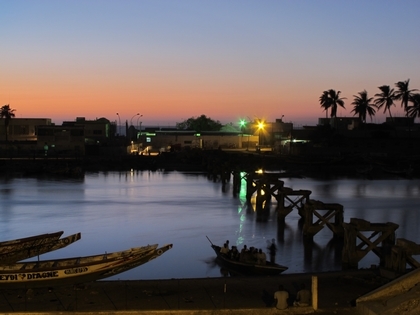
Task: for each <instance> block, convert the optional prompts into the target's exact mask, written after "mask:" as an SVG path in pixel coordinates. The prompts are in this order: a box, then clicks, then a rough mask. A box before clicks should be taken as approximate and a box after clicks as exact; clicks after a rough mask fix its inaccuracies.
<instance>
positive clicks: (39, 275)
mask: <svg viewBox="0 0 420 315" xmlns="http://www.w3.org/2000/svg"><path fill="white" fill-rule="evenodd" d="M88 270H89V268H88V267H79V268H70V269H66V270H64V273H65V274H66V275H72V274H80V273H84V272H87V271H88ZM59 276H60V275H59V274H58V271H47V272H28V273H17V274H10V275H1V276H0V281H27V280H39V279H51V278H58V277H59Z"/></svg>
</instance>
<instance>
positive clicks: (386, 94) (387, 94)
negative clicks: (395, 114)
mask: <svg viewBox="0 0 420 315" xmlns="http://www.w3.org/2000/svg"><path fill="white" fill-rule="evenodd" d="M378 89H380V90H381V92H382V93H376V94H375V97H376V99H375V105H376V107H377V108H378V109H381V108H382V107H384V113H385V112H386V111H388V113H389V117H391V119H392V115H391V106H395V104H394V101H395V99H396V96H395V91H394V89H391V88H390V87H389V85H382V86H379V87H378Z"/></svg>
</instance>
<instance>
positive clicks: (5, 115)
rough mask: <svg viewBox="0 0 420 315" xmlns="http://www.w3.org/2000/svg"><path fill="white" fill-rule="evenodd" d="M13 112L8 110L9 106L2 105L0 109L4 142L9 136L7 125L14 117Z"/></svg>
mask: <svg viewBox="0 0 420 315" xmlns="http://www.w3.org/2000/svg"><path fill="white" fill-rule="evenodd" d="M14 112H15V110H14V109H11V108H10V105H9V104H7V105H3V106H2V107H1V108H0V118H4V127H5V129H6V142H8V135H9V123H10V119H12V118H13V117H15V113H14Z"/></svg>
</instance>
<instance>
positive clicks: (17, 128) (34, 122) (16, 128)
mask: <svg viewBox="0 0 420 315" xmlns="http://www.w3.org/2000/svg"><path fill="white" fill-rule="evenodd" d="M44 125H51V119H49V118H12V119H10V121H9V132H8V135H7V138H8V140H9V142H14V141H37V138H38V136H37V132H38V126H44ZM0 141H6V126H5V119H0Z"/></svg>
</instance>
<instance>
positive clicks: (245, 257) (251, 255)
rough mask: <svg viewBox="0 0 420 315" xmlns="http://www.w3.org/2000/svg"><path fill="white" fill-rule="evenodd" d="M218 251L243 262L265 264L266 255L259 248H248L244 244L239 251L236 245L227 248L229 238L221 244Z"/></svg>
mask: <svg viewBox="0 0 420 315" xmlns="http://www.w3.org/2000/svg"><path fill="white" fill-rule="evenodd" d="M220 253H221V254H223V255H226V256H227V257H228V258H229V259H232V260H236V261H241V262H245V263H253V264H258V265H265V264H266V262H267V256H266V254H265V253H264V251H263V250H262V249H261V248H255V247H250V248H248V247H247V246H246V245H244V247H243V248H242V249H241V251H239V250H238V248H237V247H236V246H232V248H229V240H227V241H226V242H225V243H224V244H223V247H221V248H220Z"/></svg>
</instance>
